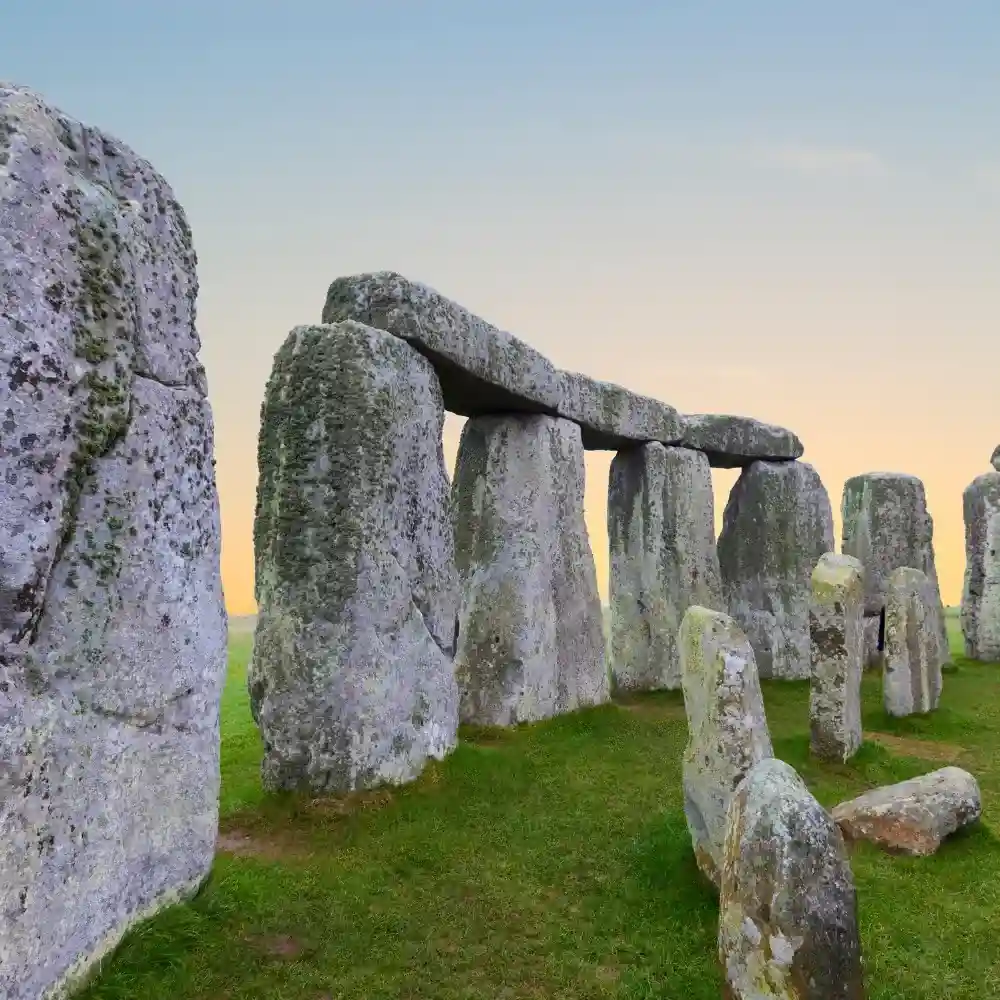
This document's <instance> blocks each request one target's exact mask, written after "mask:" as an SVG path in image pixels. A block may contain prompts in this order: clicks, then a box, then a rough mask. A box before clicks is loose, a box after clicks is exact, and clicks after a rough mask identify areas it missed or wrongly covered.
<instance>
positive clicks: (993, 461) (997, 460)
mask: <svg viewBox="0 0 1000 1000" xmlns="http://www.w3.org/2000/svg"><path fill="white" fill-rule="evenodd" d="M990 465H992V466H993V468H994V469H996V471H997V472H1000V444H998V445H997V446H996V447H995V448H994V449H993V454H992V456H991V457H990Z"/></svg>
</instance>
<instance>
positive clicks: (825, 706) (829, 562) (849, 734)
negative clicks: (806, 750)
mask: <svg viewBox="0 0 1000 1000" xmlns="http://www.w3.org/2000/svg"><path fill="white" fill-rule="evenodd" d="M864 574H865V570H864V567H863V566H862V565H861V563H860V562H859V561H858V560H857V559H855V558H854V557H853V556H841V555H836V554H834V553H833V552H826V553H824V554H823V556H822V557H821V558H820V561H819V562H818V563H817V564H816V569H815V570H814V571H813V575H812V604H811V606H810V608H809V637H810V642H811V646H812V679H811V682H810V686H809V724H810V743H809V745H810V750H811V751H812V753H813V755H814V756H815V757H817V758H819V759H820V760H827V761H840V762H844V761H847V760H850V758H851V757H853V756H854V754H855V753H856V752H857V750H858V747H860V746H861V672H862V658H863V656H864V645H865V637H864V632H863V626H862V618H861V608H862V604H863V603H864V591H865V581H864Z"/></svg>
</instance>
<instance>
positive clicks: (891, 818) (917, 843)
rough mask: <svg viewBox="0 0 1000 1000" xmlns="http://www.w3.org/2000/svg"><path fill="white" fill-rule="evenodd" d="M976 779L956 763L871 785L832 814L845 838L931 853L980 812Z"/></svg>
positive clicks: (896, 849)
mask: <svg viewBox="0 0 1000 1000" xmlns="http://www.w3.org/2000/svg"><path fill="white" fill-rule="evenodd" d="M982 811H983V807H982V799H981V796H980V794H979V785H978V783H977V782H976V779H975V778H974V777H973V776H972V775H971V774H969V772H968V771H963V770H962V769H961V768H960V767H943V768H941V769H940V770H939V771H932V772H931V773H930V774H924V775H921V776H920V777H919V778H911V779H910V780H909V781H901V782H900V783H899V784H897V785H886V786H884V787H882V788H875V789H872V791H870V792H865V794H864V795H861V796H859V797H858V798H856V799H851V800H850V801H849V802H842V803H841V804H840V805H839V806H837V807H836V808H835V809H834V810H833V812H832V816H833V819H834V821H835V822H836V823H837V824H838V825H839V826H840V829H841V830H842V831H843V833H844V836H845V837H847V838H848V840H869V841H871V842H872V843H873V844H877V845H878V846H879V847H881V848H883V850H887V851H890V852H892V853H899V854H910V855H916V856H923V855H928V854H933V853H934V852H935V851H936V850H937V849H938V848H939V847H940V846H941V842H942V841H943V840H944V839H945V838H946V837H949V836H951V834H953V833H955V832H956V831H957V830H960V829H962V828H963V827H965V826H968V825H970V824H971V823H975V822H976V820H978V819H979V817H980V815H981V814H982Z"/></svg>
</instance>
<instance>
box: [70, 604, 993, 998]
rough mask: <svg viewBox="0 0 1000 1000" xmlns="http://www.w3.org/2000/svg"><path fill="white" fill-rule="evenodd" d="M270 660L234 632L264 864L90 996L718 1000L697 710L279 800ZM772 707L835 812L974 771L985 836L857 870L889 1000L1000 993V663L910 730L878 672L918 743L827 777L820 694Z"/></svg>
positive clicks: (237, 744)
mask: <svg viewBox="0 0 1000 1000" xmlns="http://www.w3.org/2000/svg"><path fill="white" fill-rule="evenodd" d="M949 627H950V628H951V629H952V630H953V641H956V642H957V635H955V634H954V633H955V632H956V630H957V622H956V621H955V620H954V619H951V620H950V621H949ZM249 649H250V637H249V635H247V634H246V633H243V634H236V633H234V635H233V637H232V643H231V650H230V663H229V685H228V688H227V690H226V695H225V702H224V704H223V744H222V773H223V791H222V815H223V819H222V828H223V833H224V836H225V837H226V838H227V842H231V841H232V840H233V838H235V837H237V836H242V837H245V838H247V839H246V840H245V841H244V842H243V843H244V845H245V846H246V847H248V848H249V849H251V850H253V851H255V852H256V855H255V856H244V855H243V854H240V855H234V854H231V853H226V852H222V853H220V854H219V855H218V857H217V859H216V863H215V868H214V871H213V873H212V877H211V880H210V881H209V883H208V884H207V885H206V887H205V888H204V889H203V890H202V892H201V893H200V894H199V895H198V897H197V898H196V899H195V900H193V901H192V902H191V903H189V904H186V905H182V906H176V907H173V908H171V909H170V910H167V911H165V912H164V913H162V914H160V915H159V916H158V917H156V918H155V919H153V920H152V921H150V922H149V923H147V924H145V925H143V926H141V927H139V928H138V929H136V930H135V931H134V932H133V933H131V934H130V935H129V936H128V937H127V938H126V941H125V943H124V944H123V946H122V947H121V948H120V949H119V951H118V952H117V953H116V954H115V955H114V956H113V957H112V958H111V959H110V960H108V961H107V962H106V963H105V966H104V968H103V969H102V971H101V973H100V975H99V976H98V977H97V978H96V979H95V980H94V981H93V982H92V984H91V986H90V987H89V988H88V989H87V990H86V991H85V992H84V994H83V996H84V997H85V998H86V1000H126V998H128V1000H140V998H141V1000H223V998H225V1000H258V998H266V1000H348V998H351V1000H353V998H358V1000H361V998H365V1000H381V998H386V1000H388V998H417V997H420V998H433V1000H452V998H454V1000H457V998H463V1000H471V998H480V997H481V998H490V1000H498V998H540V997H546V998H575V1000H583V998H592V997H594V998H596V997H628V998H636V1000H638V998H653V997H656V998H678V1000H680V998H685V1000H709V998H711V1000H715V998H717V997H718V996H719V991H720V978H719V975H718V971H717V969H716V962H715V934H716V917H717V904H716V901H715V899H714V897H713V895H712V893H711V892H709V891H708V890H707V889H706V888H705V886H704V885H703V884H702V882H701V880H700V878H699V876H698V873H697V871H696V869H695V867H694V863H693V860H692V856H691V849H690V841H689V838H688V834H687V830H686V828H685V824H684V818H683V813H682V810H681V795H680V760H681V754H682V752H683V748H684V742H685V737H686V734H685V724H684V719H683V705H682V701H681V699H680V697H679V695H676V694H658V695H650V696H647V697H644V698H641V699H637V700H635V701H634V702H632V703H630V704H629V705H610V706H606V707H602V708H600V709H595V710H590V711H586V712H581V713H579V714H577V715H573V716H569V717H564V718H560V719H556V720H552V721H550V722H547V723H543V724H538V725H534V726H526V727H523V728H519V729H517V730H516V731H506V732H505V731H499V732H479V733H470V732H466V733H463V739H462V742H461V744H460V746H459V747H458V749H457V750H456V751H455V753H454V754H453V755H452V756H450V757H449V758H448V759H447V760H446V761H444V762H443V763H441V764H438V765H434V766H431V767H429V768H428V770H427V772H426V774H425V775H424V777H423V778H422V779H421V780H420V781H419V782H417V783H415V784H414V785H411V786H409V787H407V788H403V789H394V790H392V791H389V792H382V793H373V794H369V795H364V796H353V797H351V798H349V799H348V800H326V801H316V802H310V801H308V800H306V799H302V798H295V797H291V796H271V795H265V794H264V793H263V792H262V791H261V789H260V785H259V781H258V772H257V769H258V763H259V758H260V745H259V741H258V738H257V733H256V730H255V728H254V726H253V724H252V722H251V720H250V718H249V714H248V709H247V697H246V691H245V686H244V671H245V667H246V661H247V657H248V655H249ZM764 693H765V699H766V702H767V714H768V719H769V722H770V727H771V732H772V736H773V738H774V744H775V752H776V753H777V755H778V756H780V757H782V758H784V759H785V760H787V761H789V762H790V763H791V764H793V765H794V766H795V767H797V768H798V769H799V770H800V772H801V773H802V775H803V776H804V778H805V779H806V780H807V781H808V783H809V785H810V787H811V788H812V789H813V791H814V792H815V794H816V795H817V797H818V798H819V799H820V801H822V802H823V803H824V804H825V805H833V804H834V803H836V802H837V801H839V800H841V799H842V798H844V797H847V796H850V795H854V794H857V793H859V792H861V791H863V790H864V789H866V788H869V787H872V786H874V785H877V784H883V783H886V782H892V781H898V780H901V779H903V778H907V777H911V776H913V775H916V774H919V773H922V772H924V771H927V770H932V769H933V768H936V767H940V766H942V761H941V760H936V761H930V760H927V759H921V758H920V757H918V756H916V754H920V753H923V754H924V755H925V756H926V754H927V753H928V751H927V750H926V749H922V748H927V747H930V748H931V750H937V751H938V752H939V753H940V755H941V756H942V757H947V756H949V755H954V754H959V753H960V756H958V760H957V763H959V764H960V765H961V766H963V767H965V768H967V769H968V770H970V771H972V772H973V773H974V774H975V775H976V776H977V778H978V779H979V781H980V785H981V788H982V791H983V797H984V804H985V816H984V822H983V823H982V824H980V825H979V826H978V827H976V828H973V829H972V830H970V831H968V832H966V833H965V834H963V835H960V836H958V837H957V838H954V839H953V840H951V841H949V842H946V844H945V845H944V846H943V847H942V849H941V850H940V851H939V852H938V854H936V855H935V856H933V857H931V858H925V859H905V858H892V857H889V856H887V855H885V854H882V853H880V852H878V851H877V850H875V849H873V848H869V847H868V846H866V845H861V846H860V847H859V848H858V849H857V850H856V852H855V854H854V858H853V867H854V874H855V880H856V883H857V887H858V893H859V900H860V918H861V928H862V935H863V944H864V951H865V961H866V969H867V979H868V987H869V998H870V1000H890V998H892V1000H904V998H905V1000H910V998H912V1000H917V998H926V1000H932V998H933V1000H941V998H943V997H948V998H950V1000H962V998H969V1000H972V998H976V1000H982V998H988V997H994V996H1000V888H998V887H1000V842H998V841H997V839H996V838H995V837H994V835H993V833H992V830H993V829H996V828H997V826H998V824H1000V794H998V793H1000V787H998V786H1000V668H998V667H996V666H986V665H981V664H973V663H969V662H966V661H964V660H961V659H959V660H958V663H957V666H956V667H955V668H953V669H950V670H949V672H948V674H947V677H946V679H945V688H944V698H943V703H942V707H941V708H940V710H939V711H938V712H936V713H935V714H934V715H933V716H931V717H926V718H924V717H922V718H911V719H905V720H899V721H895V722H893V721H891V720H889V719H888V718H886V717H885V716H884V714H883V712H882V709H881V703H880V692H879V679H878V678H877V677H875V676H868V677H866V679H865V685H864V693H865V728H866V730H869V731H871V730H874V731H879V732H883V733H888V734H891V735H894V736H895V737H896V738H897V742H896V744H895V745H894V747H895V749H894V750H893V751H892V752H891V753H890V751H889V750H887V749H885V748H883V747H882V746H881V745H878V744H875V743H870V742H869V743H866V744H865V746H864V747H863V748H862V750H861V752H860V753H859V755H858V757H857V758H856V759H855V760H854V761H853V762H852V763H851V764H850V765H849V766H836V767H834V766H821V765H818V764H816V763H814V762H812V761H810V760H809V758H808V753H807V749H808V745H807V714H808V713H807V702H808V689H807V686H806V685H805V684H799V683H765V684H764ZM959 748H961V752H960V750H959ZM904 754H907V755H904Z"/></svg>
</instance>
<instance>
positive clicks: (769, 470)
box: [718, 462, 833, 679]
mask: <svg viewBox="0 0 1000 1000" xmlns="http://www.w3.org/2000/svg"><path fill="white" fill-rule="evenodd" d="M832 549H833V513H832V511H831V508H830V499H829V497H828V496H827V493H826V489H825V488H824V487H823V483H822V482H821V480H820V478H819V475H818V474H817V473H816V470H815V469H814V468H813V467H812V466H811V465H809V464H807V463H805V462H754V463H753V464H752V465H749V466H747V468H745V469H744V470H743V472H742V473H741V474H740V478H739V479H738V480H737V481H736V484H735V485H734V486H733V489H732V492H731V493H730V495H729V502H728V503H727V505H726V510H725V515H724V517H723V526H722V532H721V533H720V535H719V541H718V552H719V568H720V570H721V574H722V592H723V597H724V599H725V601H726V606H727V608H728V610H729V613H730V614H731V615H732V616H733V617H734V618H735V619H736V621H737V622H738V623H739V624H740V626H741V627H742V628H743V630H744V631H745V632H746V633H747V636H748V637H749V639H750V643H751V645H752V646H753V651H754V655H755V656H756V658H757V666H758V669H759V670H760V676H761V677H778V678H784V679H804V678H807V677H809V674H810V666H809V662H810V661H809V657H810V645H809V602H810V594H811V587H812V584H811V580H812V572H813V569H814V567H815V566H816V563H817V561H818V560H819V558H820V556H821V555H823V553H824V552H830V551H832Z"/></svg>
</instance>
